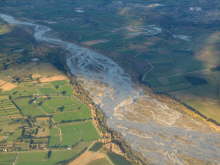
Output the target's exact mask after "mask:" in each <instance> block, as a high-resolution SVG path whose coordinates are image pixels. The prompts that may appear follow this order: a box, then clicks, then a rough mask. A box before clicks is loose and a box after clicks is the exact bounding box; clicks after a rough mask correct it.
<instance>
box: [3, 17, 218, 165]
mask: <svg viewBox="0 0 220 165" xmlns="http://www.w3.org/2000/svg"><path fill="white" fill-rule="evenodd" d="M0 17H1V18H2V19H4V20H5V21H6V22H8V23H9V24H15V25H22V26H29V27H31V28H33V29H34V37H35V39H36V40H38V41H39V42H47V43H50V44H53V45H57V46H60V47H62V48H63V49H65V50H67V51H68V52H69V55H68V56H67V58H66V62H67V66H68V67H69V69H70V71H71V73H72V74H73V75H75V76H76V77H77V79H78V80H79V81H80V82H81V84H82V86H83V87H84V88H85V89H86V90H87V91H88V92H89V94H90V96H91V98H92V99H93V101H94V102H95V103H96V104H97V105H98V106H100V108H101V109H102V110H103V112H104V113H105V114H106V117H107V123H108V126H109V127H111V128H112V129H114V130H116V131H118V132H120V133H121V134H122V135H123V137H124V139H125V140H126V141H127V143H128V144H130V145H131V147H132V148H133V149H134V150H136V151H138V152H140V153H142V155H143V156H144V157H145V158H146V159H147V160H148V161H149V162H151V163H152V164H157V165H160V164H161V165H164V164H178V165H181V164H192V163H190V162H189V160H194V161H196V162H199V164H203V163H204V164H205V163H207V162H211V164H220V134H218V133H216V132H214V131H212V130H211V129H210V128H209V127H208V126H206V124H205V123H204V122H201V121H197V120H194V119H192V118H190V117H189V116H186V115H183V114H182V113H180V112H178V111H176V110H174V109H172V108H170V107H169V105H167V104H165V103H164V102H161V101H158V100H157V98H156V97H151V96H150V95H147V94H143V89H141V88H136V87H134V84H133V83H132V81H131V78H130V77H129V75H127V74H126V73H125V72H124V70H123V69H122V68H121V67H120V66H119V65H118V64H117V63H115V62H114V61H113V60H111V59H110V58H108V57H106V56H104V55H102V54H99V53H96V52H94V51H92V50H90V49H87V48H83V47H80V46H78V45H75V44H73V43H70V42H67V41H63V40H61V39H59V38H53V37H51V35H48V32H50V31H51V29H50V28H49V27H46V26H42V25H38V24H35V23H31V22H23V21H19V20H17V19H15V18H13V17H11V16H8V15H4V14H0Z"/></svg>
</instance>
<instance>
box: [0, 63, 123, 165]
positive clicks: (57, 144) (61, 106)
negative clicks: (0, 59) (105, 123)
mask: <svg viewBox="0 0 220 165" xmlns="http://www.w3.org/2000/svg"><path fill="white" fill-rule="evenodd" d="M38 65H39V64H36V63H29V64H27V65H26V66H25V67H27V68H30V69H26V70H25V71H24V72H23V73H22V74H19V75H20V76H19V75H18V74H17V73H16V72H14V69H15V67H12V68H10V69H7V72H8V73H10V75H11V77H8V76H5V72H1V73H0V76H1V79H2V81H3V80H4V81H7V82H11V81H12V77H13V76H15V75H16V76H19V78H20V79H21V81H20V82H19V83H13V84H16V87H14V88H13V89H10V90H1V91H0V165H12V164H15V165H29V164H36V165H37V164H41V165H54V164H68V163H70V164H71V162H72V163H76V162H77V161H79V160H78V159H80V161H81V157H80V155H82V159H85V162H88V163H86V164H94V163H103V165H104V164H106V165H111V164H112V163H113V162H112V161H111V159H110V158H108V155H107V151H109V150H108V149H107V148H105V145H104V143H103V142H97V143H96V141H98V140H100V139H101V136H100V133H99V130H98V129H97V128H96V126H95V125H94V123H93V120H92V116H91V112H90V109H89V108H88V106H87V105H86V104H84V103H82V102H81V101H80V100H79V99H78V98H77V97H76V96H74V95H73V90H74V89H73V88H72V86H71V84H70V81H69V80H68V78H67V77H65V76H64V75H63V77H61V76H60V75H62V73H61V72H59V71H58V70H56V69H55V68H54V67H53V66H51V65H50V64H48V63H41V64H40V67H39V68H38V67H37V66H38ZM16 67H19V66H16ZM46 68H47V69H46ZM48 69H49V70H48ZM44 70H47V71H48V72H45V71H44ZM52 71H53V74H52V76H51V74H50V72H52ZM55 77H56V78H55ZM58 78H60V79H62V80H57V79H58ZM55 79H56V80H55ZM24 80H25V81H24ZM46 80H47V81H46ZM52 80H53V81H52ZM42 81H43V83H42ZM90 148H91V149H90ZM83 154H85V155H87V154H91V158H92V159H91V160H90V158H84V155H83ZM92 155H93V156H92ZM99 155H102V156H101V157H100V156H99ZM77 158H78V159H77ZM75 159H76V162H75ZM113 164H115V165H121V164H120V162H119V163H118V162H116V163H113Z"/></svg>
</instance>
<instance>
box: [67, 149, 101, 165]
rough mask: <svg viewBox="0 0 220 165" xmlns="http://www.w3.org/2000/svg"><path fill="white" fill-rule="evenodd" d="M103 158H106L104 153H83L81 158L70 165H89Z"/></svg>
mask: <svg viewBox="0 0 220 165" xmlns="http://www.w3.org/2000/svg"><path fill="white" fill-rule="evenodd" d="M101 158H105V154H104V153H99V152H90V151H87V152H85V153H83V154H82V155H81V156H79V157H78V158H77V159H75V160H73V161H72V162H70V163H69V164H68V165H87V164H88V163H90V162H91V161H94V160H97V159H101Z"/></svg>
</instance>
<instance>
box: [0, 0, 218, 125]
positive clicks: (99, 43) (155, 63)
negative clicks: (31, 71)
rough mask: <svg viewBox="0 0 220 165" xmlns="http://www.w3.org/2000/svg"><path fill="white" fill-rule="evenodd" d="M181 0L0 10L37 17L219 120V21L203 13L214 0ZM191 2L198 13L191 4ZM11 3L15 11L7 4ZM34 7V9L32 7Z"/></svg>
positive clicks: (152, 85)
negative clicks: (175, 0) (182, 0)
mask: <svg viewBox="0 0 220 165" xmlns="http://www.w3.org/2000/svg"><path fill="white" fill-rule="evenodd" d="M184 2H185V3H182V2H181V1H178V2H174V1H166V2H165V1H161V0H158V1H156V2H153V1H152V2H151V1H148V2H146V1H142V0H134V1H126V3H125V2H124V1H122V2H111V1H109V2H103V1H96V2H94V1H91V0H87V1H83V2H82V1H79V0H77V1H73V2H72V1H71V2H70V1H67V0H60V1H57V2H45V1H40V3H36V2H35V1H30V2H29V3H26V1H22V2H21V3H19V4H16V1H10V2H7V3H6V5H5V6H3V7H2V8H1V9H2V11H5V13H7V12H8V11H10V12H12V13H13V12H14V13H16V14H17V15H16V16H17V17H21V18H29V19H32V20H36V21H37V22H38V23H40V24H45V25H47V26H49V27H51V28H52V29H53V30H54V31H57V32H59V35H60V38H62V39H64V40H68V41H72V42H74V43H77V44H80V45H83V46H85V45H86V46H88V47H90V48H91V49H94V50H96V51H98V52H101V53H103V54H104V55H106V56H110V57H111V58H112V59H113V60H115V61H117V63H119V64H120V65H121V66H122V67H124V68H125V70H126V72H128V73H129V74H131V75H132V76H133V78H134V79H135V80H137V81H138V82H141V83H143V84H145V85H147V86H149V87H150V88H152V89H153V90H154V91H155V92H156V93H165V94H169V95H171V96H172V97H175V98H177V99H178V100H181V102H183V103H184V104H187V105H189V106H191V107H192V108H194V109H196V110H197V111H199V112H201V113H202V114H204V115H205V116H207V117H208V118H211V119H214V120H216V121H218V122H219V121H220V118H219V108H220V104H219V101H218V100H219V56H218V54H219V48H218V46H217V45H218V42H219V31H218V27H219V24H218V21H214V22H215V23H212V21H213V20H214V19H217V20H218V18H217V17H216V16H213V17H212V19H213V20H212V19H209V18H207V15H208V14H207V13H209V12H211V9H212V7H210V6H211V5H212V3H214V5H213V6H216V8H218V6H219V3H217V1H216V0H215V1H212V3H209V4H208V5H207V4H206V2H205V1H204V2H203V1H201V2H200V1H197V0H195V2H192V1H187V0H184ZM24 3H25V5H24ZM154 3H156V4H157V5H156V6H154V5H152V4H154ZM195 3H198V5H200V8H201V13H200V14H201V15H198V12H196V11H194V8H190V7H191V6H194V5H195ZM15 4H16V5H18V6H19V7H18V8H19V10H18V8H13V7H12V6H14V5H15ZM158 4H159V5H158ZM45 6H47V10H45ZM56 6H62V8H63V9H65V10H62V12H61V11H60V10H59V9H57V8H56ZM100 6H101V7H100ZM180 6H181V8H179V7H180ZM33 7H36V8H38V9H39V10H37V11H35V10H34V11H32V8H33ZM203 7H204V8H207V12H205V11H203V10H202V8H203ZM200 8H199V9H200ZM20 9H22V10H20ZM30 11H31V12H30ZM170 11H174V12H175V14H173V13H170ZM179 11H181V12H179ZM39 12H40V13H41V14H39ZM155 13H156V14H155ZM180 20H182V22H181V21H180ZM198 20H199V21H198ZM103 22H105V23H104V24H103ZM216 22H217V23H216ZM76 23H77V25H78V26H75V24H76ZM207 27H208V28H207ZM28 45H30V44H28ZM127 57H129V58H127ZM14 58H17V56H16V55H14ZM8 63H10V61H9V62H7V63H5V64H4V66H3V67H7V66H8ZM203 89H206V90H203ZM45 90H47V89H45Z"/></svg>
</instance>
